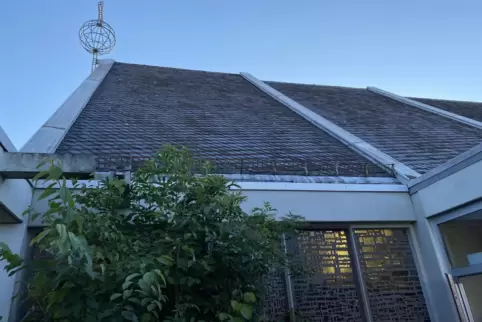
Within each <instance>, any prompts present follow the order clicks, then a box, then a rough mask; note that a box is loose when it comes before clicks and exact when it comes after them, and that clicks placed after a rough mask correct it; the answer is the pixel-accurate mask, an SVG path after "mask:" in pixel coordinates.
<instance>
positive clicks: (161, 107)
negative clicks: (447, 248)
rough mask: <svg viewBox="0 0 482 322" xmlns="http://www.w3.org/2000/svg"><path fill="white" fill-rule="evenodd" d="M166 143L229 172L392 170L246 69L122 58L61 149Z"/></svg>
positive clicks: (127, 148)
mask: <svg viewBox="0 0 482 322" xmlns="http://www.w3.org/2000/svg"><path fill="white" fill-rule="evenodd" d="M167 143H170V144H175V145H184V146H186V147H188V148H189V149H190V150H191V152H192V153H193V154H194V155H195V156H196V157H199V158H202V159H209V160H212V161H214V162H218V161H219V162H222V163H224V164H226V163H230V162H231V163H232V167H233V169H234V170H233V169H231V171H230V170H219V171H220V172H225V173H228V172H230V173H233V172H241V171H245V172H254V173H273V172H275V173H279V174H282V173H292V170H293V169H296V170H297V171H298V172H299V171H302V172H303V171H304V170H303V167H305V166H306V164H305V163H307V166H308V168H309V169H308V170H310V171H309V172H310V174H313V171H314V172H315V174H316V175H335V174H339V175H344V176H360V175H363V174H364V173H365V170H366V168H367V169H368V175H369V176H377V175H379V176H387V174H386V173H385V172H383V171H382V170H381V169H380V168H378V167H377V166H375V165H373V164H372V163H369V162H368V161H367V160H365V159H364V158H362V157H361V156H359V155H358V154H356V153H355V152H353V151H352V150H350V149H349V148H347V147H346V146H344V145H343V144H342V143H340V142H339V141H337V140H336V139H334V138H332V137H331V136H329V135H328V134H326V133H325V132H323V131H322V130H319V129H318V128H316V127H314V126H313V125H311V124H310V123H309V122H307V121H305V120H304V119H302V118H301V117H299V116H298V115H296V114H295V113H293V112H292V111H290V110H289V109H288V108H286V107H284V106H282V105H281V104H279V103H278V102H276V101H274V100H273V99H271V98H270V97H269V96H267V95H265V94H264V93H262V92H261V91H259V90H258V89H256V88H255V87H254V86H252V85H250V84H249V83H248V82H246V81H244V80H243V78H242V77H241V76H239V75H235V74H223V73H212V72H203V71H192V70H182V69H173V68H162V67H152V66H143V65H131V64H123V63H115V64H114V65H113V67H112V69H111V70H110V71H109V73H108V74H107V76H106V77H105V79H104V80H103V82H102V83H101V85H100V86H99V87H98V88H97V90H96V92H95V93H94V95H93V96H92V98H91V99H90V101H89V103H88V104H87V105H86V107H85V108H84V109H83V111H82V112H81V114H80V115H79V117H78V118H77V120H76V121H75V122H74V124H73V125H72V127H71V128H70V130H69V132H68V133H67V135H66V136H65V138H64V139H63V141H62V142H61V143H60V145H59V147H58V148H57V151H56V152H58V153H74V154H75V153H89V154H94V155H98V156H103V157H104V156H105V157H106V159H108V158H109V157H110V156H114V157H118V156H124V157H129V158H134V159H135V158H146V157H149V156H152V154H153V153H154V152H155V151H157V150H159V149H161V148H162V146H163V145H164V144H167ZM220 160H222V161H220ZM283 163H284V164H283ZM106 167H107V168H108V167H109V166H108V165H106ZM305 172H306V171H305Z"/></svg>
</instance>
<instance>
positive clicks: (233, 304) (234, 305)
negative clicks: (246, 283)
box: [231, 300, 241, 312]
mask: <svg viewBox="0 0 482 322" xmlns="http://www.w3.org/2000/svg"><path fill="white" fill-rule="evenodd" d="M231 307H232V308H233V310H234V311H235V312H239V310H240V309H241V303H239V302H238V301H236V300H231Z"/></svg>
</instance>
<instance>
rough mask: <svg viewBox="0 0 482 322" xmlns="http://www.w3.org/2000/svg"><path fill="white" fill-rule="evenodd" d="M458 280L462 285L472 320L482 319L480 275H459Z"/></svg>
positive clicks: (481, 276)
mask: <svg viewBox="0 0 482 322" xmlns="http://www.w3.org/2000/svg"><path fill="white" fill-rule="evenodd" d="M458 282H459V283H460V284H462V286H463V291H464V292H465V296H466V298H467V301H468V302H469V306H470V311H472V316H473V318H474V321H482V305H481V303H482V275H472V276H464V277H460V278H459V279H458Z"/></svg>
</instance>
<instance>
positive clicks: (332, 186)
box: [233, 182, 408, 192]
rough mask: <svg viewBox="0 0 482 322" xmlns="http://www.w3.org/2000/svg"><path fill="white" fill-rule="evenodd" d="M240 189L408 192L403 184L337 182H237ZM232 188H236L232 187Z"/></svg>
mask: <svg viewBox="0 0 482 322" xmlns="http://www.w3.org/2000/svg"><path fill="white" fill-rule="evenodd" d="M237 185H239V186H240V187H241V190H246V191H248V190H250V191H253V190H264V191H342V192H350V191H353V192H408V188H407V187H406V186H405V185H403V184H398V185H396V184H338V183H292V182H237ZM233 190H237V189H235V188H233Z"/></svg>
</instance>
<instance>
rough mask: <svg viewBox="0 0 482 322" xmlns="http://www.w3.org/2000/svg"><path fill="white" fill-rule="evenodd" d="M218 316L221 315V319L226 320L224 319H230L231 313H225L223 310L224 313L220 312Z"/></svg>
mask: <svg viewBox="0 0 482 322" xmlns="http://www.w3.org/2000/svg"><path fill="white" fill-rule="evenodd" d="M218 317H219V320H221V321H224V320H227V319H229V314H228V313H224V312H223V313H219V316H218Z"/></svg>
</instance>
